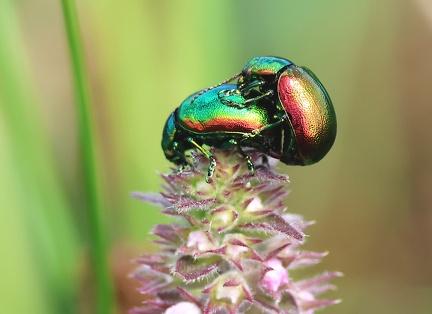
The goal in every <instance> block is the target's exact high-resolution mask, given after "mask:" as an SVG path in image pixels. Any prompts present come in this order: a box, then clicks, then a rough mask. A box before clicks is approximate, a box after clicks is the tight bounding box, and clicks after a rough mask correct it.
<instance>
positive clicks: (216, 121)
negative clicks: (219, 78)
mask: <svg viewBox="0 0 432 314" xmlns="http://www.w3.org/2000/svg"><path fill="white" fill-rule="evenodd" d="M197 95H198V96H197ZM249 95H250V96H251V97H253V98H254V99H256V100H254V101H253V102H252V103H249V104H248V105H247V106H238V104H245V102H246V100H245V99H244V98H243V96H242V95H241V93H240V92H239V90H238V89H237V86H236V85H230V84H223V85H220V86H217V87H214V88H212V89H209V90H206V91H205V92H204V93H202V92H198V93H195V94H193V95H191V96H189V97H188V98H187V99H186V100H185V101H183V103H182V104H181V105H180V106H179V107H178V108H177V109H176V110H175V111H174V112H173V113H171V115H170V116H169V118H168V120H167V122H166V124H165V127H164V131H163V137H162V149H163V150H164V153H165V156H166V158H167V159H168V160H170V161H172V162H173V163H175V164H178V165H186V164H188V161H187V158H186V156H185V151H187V150H189V149H192V148H197V149H198V150H200V151H201V152H202V153H203V154H204V155H205V156H207V158H209V160H210V166H209V169H208V173H207V176H206V180H207V181H208V180H209V178H210V177H211V176H212V174H213V171H214V167H215V165H216V161H215V160H214V158H213V156H212V155H211V153H210V152H209V151H208V150H207V149H206V148H204V147H203V145H207V146H212V147H216V148H223V149H224V148H232V147H236V148H237V150H238V151H239V153H240V154H241V155H243V156H244V158H245V159H246V162H247V163H248V167H249V170H250V171H251V173H252V174H253V171H254V165H253V163H252V162H251V160H250V157H249V156H248V155H247V154H246V153H245V152H244V151H243V149H242V147H252V148H255V149H257V150H259V151H262V152H264V153H266V154H269V155H271V156H272V155H277V156H279V155H280V154H281V141H282V136H283V132H281V130H280V129H279V127H280V125H281V124H282V122H283V121H284V120H283V119H282V118H281V117H278V116H277V110H276V107H275V106H274V105H273V104H272V103H271V100H270V99H269V98H268V97H258V96H259V95H258V92H256V91H251V92H250V93H249ZM192 100H193V101H192Z"/></svg>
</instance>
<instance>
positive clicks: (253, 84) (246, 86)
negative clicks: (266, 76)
mask: <svg viewBox="0 0 432 314" xmlns="http://www.w3.org/2000/svg"><path fill="white" fill-rule="evenodd" d="M264 84H265V81H263V80H255V81H252V82H249V83H247V84H245V83H244V82H240V84H238V89H239V90H240V91H241V92H242V93H243V94H247V93H249V92H250V91H251V89H254V88H256V87H260V86H261V85H264Z"/></svg>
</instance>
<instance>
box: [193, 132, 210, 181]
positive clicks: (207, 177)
mask: <svg viewBox="0 0 432 314" xmlns="http://www.w3.org/2000/svg"><path fill="white" fill-rule="evenodd" d="M186 140H187V141H188V142H189V143H191V144H192V145H193V146H195V147H196V148H197V149H198V150H199V151H200V152H201V153H203V154H204V156H206V157H207V158H208V159H209V160H210V164H209V166H208V168H207V174H206V182H207V183H210V178H211V177H212V176H213V173H214V171H215V168H216V159H215V158H214V157H213V155H212V153H210V152H209V151H208V150H207V149H205V148H204V147H202V146H201V145H199V144H198V143H197V142H195V141H194V139H193V138H192V137H188V138H187V139H186Z"/></svg>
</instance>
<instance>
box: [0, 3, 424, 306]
mask: <svg viewBox="0 0 432 314" xmlns="http://www.w3.org/2000/svg"><path fill="white" fill-rule="evenodd" d="M76 2H77V6H78V14H79V20H80V27H81V34H82V37H83V42H84V47H85V53H86V55H85V57H86V65H87V70H88V78H89V81H90V87H91V89H90V92H91V99H92V103H93V112H94V128H95V139H96V141H95V147H94V148H95V150H96V151H97V153H98V155H97V156H98V157H97V158H98V159H97V164H98V169H99V177H98V183H97V184H98V188H99V189H100V192H101V204H102V208H103V220H104V221H103V232H104V234H105V235H106V239H107V241H108V245H109V253H110V254H109V256H108V257H107V263H109V265H110V269H111V273H112V278H113V281H114V284H115V299H116V303H117V313H125V311H126V310H125V309H127V308H128V307H131V306H133V305H138V304H139V302H140V296H139V295H137V294H136V293H135V292H134V289H135V287H136V283H135V282H133V281H131V280H130V279H128V278H127V277H126V276H127V273H128V272H129V271H130V270H131V269H133V268H134V265H133V264H132V263H131V262H130V260H131V259H132V258H134V257H137V256H138V255H139V254H140V253H144V252H149V251H150V250H152V245H151V244H149V239H150V237H149V236H148V232H149V230H150V228H151V226H152V225H153V224H154V223H156V222H159V223H160V222H164V221H165V218H164V217H162V216H161V215H160V214H159V213H158V209H157V208H155V207H152V206H150V205H146V204H143V203H141V202H140V201H138V200H134V199H131V198H130V196H129V194H130V192H132V191H151V192H157V191H158V190H159V183H160V180H159V178H158V176H157V171H160V172H165V171H169V167H170V164H169V163H168V162H167V161H166V160H165V158H164V155H163V152H162V150H161V148H160V139H161V131H162V128H163V125H164V123H165V120H166V118H167V117H168V115H169V114H170V113H171V111H172V110H173V109H174V108H175V107H177V106H178V105H179V104H180V102H181V101H182V100H183V99H184V98H186V96H188V95H189V94H191V93H192V92H195V91H197V90H199V89H202V88H205V87H207V86H211V85H214V84H217V83H219V82H221V81H223V80H224V79H226V78H227V77H229V76H231V75H233V74H234V73H237V72H238V71H239V70H241V68H242V67H243V66H244V65H245V64H246V62H247V61H248V60H249V59H250V58H252V57H254V56H261V55H275V56H281V57H285V58H288V59H290V60H292V61H293V62H295V63H296V64H299V65H305V66H307V67H309V68H310V69H312V70H313V71H314V72H315V74H316V75H317V76H318V77H319V78H320V80H321V81H322V82H323V84H324V85H325V86H326V88H327V90H328V92H329V94H330V96H331V98H332V100H333V103H334V106H335V108H336V113H337V117H338V136H337V139H336V143H335V145H334V147H333V149H332V150H331V152H330V153H329V154H328V156H327V157H326V158H325V159H324V160H322V161H321V162H320V163H318V164H316V165H314V166H311V167H305V168H296V167H288V166H284V165H281V166H280V169H281V171H282V172H284V173H287V174H289V175H290V178H291V182H292V183H291V184H290V189H291V190H292V192H291V194H290V195H289V197H288V199H287V206H288V208H289V210H290V211H292V212H294V213H299V214H302V215H303V216H304V217H305V218H306V219H308V220H316V221H317V223H316V224H315V225H314V226H312V227H310V228H309V230H307V232H308V233H309V235H310V237H309V239H308V243H307V244H306V248H308V249H313V250H317V251H329V252H330V254H329V255H328V256H327V257H326V258H325V259H324V261H323V263H321V264H320V265H317V266H315V267H313V269H310V270H308V271H307V272H306V273H308V272H309V273H310V274H314V273H318V272H320V271H323V270H339V271H342V272H343V273H344V274H345V276H344V277H343V278H339V279H335V280H333V282H334V283H335V284H336V285H337V286H338V290H337V291H335V292H331V293H328V294H327V295H326V297H328V298H341V299H343V302H342V303H341V304H339V305H336V306H333V307H330V308H328V309H325V310H323V311H322V312H321V313H392V314H395V313H431V311H432V76H431V74H430V73H432V2H431V1H429V0H412V1H409V0H406V1H403V0H381V1H375V0H363V1H345V0H331V1H330V0H321V1H286V0H285V1H284V0H278V1H276V0H273V1H258V0H241V1H226V0H223V1H221V0H220V1H199V0H196V1H145V0H128V1H110V0H93V1H84V0H77V1H76ZM69 60H70V59H69V53H68V47H67V40H66V35H65V30H64V21H63V16H62V10H61V6H60V1H53V0H2V1H0V105H1V107H0V210H1V215H0V250H1V251H0V252H1V253H0V255H1V258H0V312H2V313H44V314H45V313H48V314H50V313H94V312H93V311H94V310H92V309H94V304H93V303H94V302H93V300H94V293H93V292H92V291H93V284H94V282H93V281H92V280H91V279H89V278H91V274H92V272H94V270H93V269H92V268H91V267H90V266H89V263H88V256H89V250H90V249H91V248H90V247H89V232H90V231H89V230H88V229H89V227H88V218H87V214H86V210H85V208H86V206H85V205H86V204H84V198H83V193H84V192H83V190H82V187H83V184H82V182H83V180H85V178H83V169H82V168H83V167H82V164H81V162H80V159H79V149H80V146H79V141H78V135H77V134H78V130H77V114H76V109H75V108H76V107H75V100H74V94H73V82H72V79H71V68H70V61H69Z"/></svg>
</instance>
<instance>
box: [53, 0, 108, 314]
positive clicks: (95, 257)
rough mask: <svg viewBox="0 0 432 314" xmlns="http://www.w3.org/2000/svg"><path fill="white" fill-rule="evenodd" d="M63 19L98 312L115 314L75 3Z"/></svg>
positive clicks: (68, 4) (65, 2)
mask: <svg viewBox="0 0 432 314" xmlns="http://www.w3.org/2000/svg"><path fill="white" fill-rule="evenodd" d="M61 3H62V9H63V16H64V22H65V28H66V35H67V40H68V45H69V53H70V58H71V68H72V69H71V70H72V75H73V81H74V89H75V97H76V110H77V119H78V132H79V141H80V147H81V158H82V159H81V160H82V162H83V172H84V182H83V185H84V193H85V198H86V199H85V201H86V204H87V206H88V208H87V209H88V230H89V241H90V258H91V262H92V267H93V274H94V276H95V277H94V281H95V285H96V287H95V289H96V299H97V300H96V307H97V310H96V311H95V313H100V314H105V313H112V310H113V305H114V304H113V303H114V302H113V300H114V298H113V292H112V283H111V280H110V276H109V265H108V261H109V259H108V254H107V236H106V230H104V229H103V227H102V226H103V224H102V217H103V216H102V215H101V205H100V195H99V190H98V179H97V178H98V176H97V167H96V152H95V149H94V148H95V145H94V144H95V139H94V136H93V134H92V131H93V129H92V122H93V121H92V104H91V99H90V92H89V83H88V81H87V74H86V69H85V65H84V56H83V48H82V44H81V38H80V32H79V23H78V17H77V10H76V6H75V3H74V1H73V0H62V1H61Z"/></svg>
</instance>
